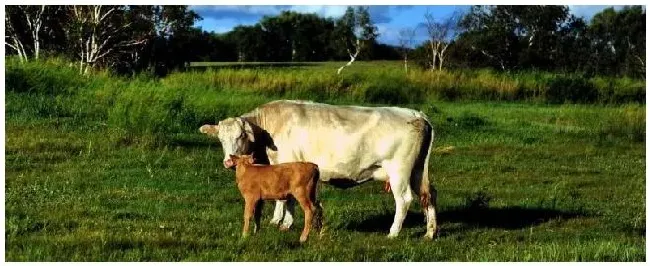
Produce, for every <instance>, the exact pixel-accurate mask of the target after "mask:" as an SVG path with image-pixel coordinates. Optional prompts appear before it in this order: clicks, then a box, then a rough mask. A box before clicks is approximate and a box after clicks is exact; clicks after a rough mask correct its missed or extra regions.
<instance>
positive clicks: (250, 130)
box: [242, 119, 255, 142]
mask: <svg viewBox="0 0 650 266" xmlns="http://www.w3.org/2000/svg"><path fill="white" fill-rule="evenodd" d="M242 123H244V132H246V136H247V137H248V140H249V141H250V142H255V134H253V127H252V126H251V123H249V122H248V121H246V120H243V119H242Z"/></svg>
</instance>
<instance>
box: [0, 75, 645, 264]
mask: <svg viewBox="0 0 650 266" xmlns="http://www.w3.org/2000/svg"><path fill="white" fill-rule="evenodd" d="M50 63H51V64H53V65H47V64H44V66H43V67H41V68H37V67H35V66H32V65H27V66H20V65H10V64H11V62H9V65H8V72H6V73H7V76H8V77H7V79H6V80H5V82H6V84H9V85H8V88H7V89H6V90H5V95H6V106H5V110H6V111H5V112H6V139H5V145H6V151H5V156H6V160H5V165H6V167H5V168H6V172H5V176H6V177H5V184H6V188H5V198H6V201H5V210H6V214H5V215H6V216H5V228H6V229H5V230H6V231H5V254H6V259H7V261H645V260H646V255H645V230H646V228H645V222H646V220H645V219H646V218H645V217H646V214H645V166H646V165H645V105H635V104H630V105H621V106H602V105H582V104H579V105H572V104H563V105H547V104H536V103H506V102H494V101H492V102H490V101H481V102H467V101H462V102H448V101H439V100H436V99H433V98H425V99H422V100H420V101H415V102H411V103H397V104H398V105H401V106H406V107H411V108H417V109H420V110H423V111H424V112H425V113H426V114H427V115H428V116H429V118H430V120H431V121H432V123H433V125H434V129H435V131H436V141H435V144H434V145H435V148H436V151H435V152H434V155H433V158H432V160H431V162H430V166H429V167H430V169H431V171H432V173H433V177H432V181H433V184H434V185H435V186H436V188H437V189H438V192H439V210H438V211H439V220H440V226H441V231H440V236H439V237H438V238H437V239H436V240H435V241H432V242H429V241H424V240H423V239H422V235H423V234H424V222H423V216H422V214H421V211H420V207H419V206H418V204H417V203H413V204H412V205H411V210H410V212H409V215H408V217H407V220H406V221H405V225H404V228H403V230H402V232H401V233H400V236H399V237H398V238H397V239H394V240H388V239H387V238H386V235H387V233H388V228H389V227H390V225H391V222H392V217H393V211H394V202H393V198H392V195H390V194H387V193H385V192H383V184H381V183H379V182H371V183H367V184H364V185H361V186H358V187H355V188H352V189H348V190H340V189H336V188H333V187H330V186H328V185H324V184H321V186H320V193H319V198H320V199H321V201H322V202H323V205H324V210H325V213H324V214H325V226H326V233H325V235H324V236H323V237H322V238H321V239H319V238H318V236H317V235H315V234H313V235H312V236H311V237H310V240H309V241H308V242H307V243H306V244H304V245H300V244H298V238H299V234H300V228H301V227H302V214H300V211H299V208H298V211H297V216H298V217H297V219H296V223H295V224H294V228H293V229H292V230H291V231H289V232H280V231H279V230H277V228H274V227H271V226H270V225H269V224H268V221H269V219H270V216H271V212H272V209H273V204H272V203H270V202H269V203H268V204H266V206H265V210H264V212H265V215H264V216H263V227H262V231H261V232H259V233H258V234H257V235H253V236H251V237H250V238H249V239H247V240H242V239H240V233H241V226H242V216H243V200H242V198H241V196H240V195H239V192H238V190H237V189H236V184H235V182H234V173H233V172H232V171H230V170H225V169H223V167H221V166H220V161H221V159H222V156H223V155H222V154H221V153H222V152H221V148H220V146H219V143H217V142H216V141H214V140H212V139H210V138H208V137H206V136H204V135H202V134H199V133H198V130H197V129H198V127H199V126H200V125H201V124H202V123H204V122H214V121H215V120H216V119H222V118H224V117H226V116H232V115H237V114H241V113H243V112H245V111H248V110H250V109H252V108H253V107H255V106H257V105H259V104H261V103H264V102H266V101H269V100H271V99H278V98H283V97H285V96H284V95H283V94H278V95H274V94H273V93H268V94H261V93H259V91H256V90H257V89H255V87H254V86H251V87H245V88H244V89H243V90H242V89H237V86H232V87H228V86H225V85H217V84H221V83H220V82H223V77H224V76H217V75H226V73H221V74H219V72H218V71H215V72H208V73H177V74H173V75H171V76H169V77H167V78H164V79H161V80H151V79H149V78H137V79H118V78H114V77H110V75H108V74H107V73H98V74H96V75H95V76H92V77H90V78H85V77H77V76H73V75H75V74H74V72H72V73H68V74H66V73H67V71H68V70H66V68H65V67H61V66H60V64H59V63H52V62H50ZM50 63H48V64H50ZM57 64H59V65H57ZM55 66H58V67H55ZM353 66H354V65H353ZM381 66H382V65H381V64H378V65H377V66H374V67H376V68H381ZM360 67H367V68H368V69H373V66H369V65H360ZM30 68H33V69H30ZM27 70H29V71H27ZM347 70H348V69H346V71H347ZM349 70H351V71H349V73H348V74H350V75H356V74H354V71H357V69H354V68H352V67H351V68H350V69H349ZM12 71H15V72H12ZM20 71H22V72H20ZM228 71H232V72H228V73H229V75H232V76H236V77H242V76H246V75H253V74H247V73H248V72H247V71H252V72H254V70H228ZM263 71H268V75H269V76H271V73H273V72H272V71H277V73H278V75H279V76H282V75H285V76H282V77H286V78H289V77H290V78H293V79H295V82H300V81H301V80H302V79H312V80H315V81H317V80H319V79H322V80H323V81H322V82H329V81H327V78H322V77H317V76H318V75H319V73H318V72H317V70H311V71H316V72H314V74H313V76H314V77H310V76H309V75H307V74H305V73H307V72H305V73H302V72H301V71H306V70H301V69H300V68H298V69H294V70H290V69H288V68H282V69H276V70H274V69H267V70H263ZM291 71H295V72H296V75H295V76H292V75H290V73H291ZM323 71H324V70H323ZM377 71H386V70H381V69H378V70H377ZM226 72H227V71H226ZM16 73H19V74H16ZM11 75H14V76H13V77H17V76H21V77H24V78H23V79H24V80H25V83H26V84H27V85H24V84H23V85H20V84H22V83H17V82H18V81H17V80H16V79H15V78H14V79H12V78H11V77H12V76H11ZM32 75H33V76H32ZM57 75H70V78H65V77H61V76H58V77H57ZM211 75H212V76H211ZM359 75H361V74H359ZM253 76H255V75H253ZM217 77H218V78H217ZM265 78H266V77H265ZM389 78H390V77H389ZM211 79H213V81H214V82H215V83H212V84H208V83H206V82H205V81H206V80H211ZM48 82H49V83H48ZM350 82H351V83H350V86H356V85H355V84H356V83H354V82H353V80H352V79H350ZM378 82H379V81H378ZM13 84H19V85H13ZM43 84H50V85H47V86H45V85H43ZM242 84H252V83H250V82H248V83H242ZM288 84H293V83H288ZM11 86H13V87H11ZM19 86H23V87H19ZM242 86H243V85H242ZM272 86H273V85H269V88H270V87H272ZM287 86H292V85H287ZM48 88H57V89H56V90H54V91H55V92H54V93H51V92H48V91H49V89H48ZM287 88H291V89H293V88H294V87H287ZM258 89H259V90H262V89H264V88H263V86H262V85H261V83H260V87H259V88H258ZM248 90H250V91H248ZM305 94H307V96H310V94H309V93H308V92H305ZM312 96H313V95H312ZM318 97H319V96H317V95H316V96H313V97H306V98H310V99H321V98H318ZM328 97H332V96H327V97H324V98H322V99H321V100H324V101H326V102H332V103H363V104H364V105H375V104H378V103H376V102H366V101H361V100H359V99H355V98H354V97H350V98H346V97H342V98H340V99H339V98H328Z"/></svg>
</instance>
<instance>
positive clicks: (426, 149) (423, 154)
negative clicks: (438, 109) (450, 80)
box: [412, 113, 436, 220]
mask: <svg viewBox="0 0 650 266" xmlns="http://www.w3.org/2000/svg"><path fill="white" fill-rule="evenodd" d="M420 115H421V118H422V119H424V121H425V122H426V123H425V126H424V127H423V132H422V146H421V147H420V154H419V155H418V159H417V164H416V165H415V167H414V170H415V172H414V173H415V174H416V175H415V176H413V177H412V178H414V179H415V180H417V181H420V182H419V183H420V184H419V191H418V192H419V193H418V194H419V196H420V205H421V206H422V211H423V212H424V217H425V220H426V217H427V207H428V206H429V204H433V206H435V205H436V202H435V201H436V192H435V189H434V188H433V187H432V186H431V184H430V183H429V158H430V157H431V150H432V149H433V139H434V135H435V133H434V131H433V127H432V126H431V123H430V122H429V120H428V119H427V118H426V115H425V114H424V113H420ZM417 185H418V184H415V186H413V187H414V188H415V187H417ZM432 194H433V197H432Z"/></svg>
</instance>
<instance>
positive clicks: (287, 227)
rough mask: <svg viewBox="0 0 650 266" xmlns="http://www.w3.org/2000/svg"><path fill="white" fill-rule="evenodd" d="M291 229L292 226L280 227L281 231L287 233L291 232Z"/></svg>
mask: <svg viewBox="0 0 650 266" xmlns="http://www.w3.org/2000/svg"><path fill="white" fill-rule="evenodd" d="M289 228H290V226H286V225H284V224H283V225H280V231H283V232H286V231H289Z"/></svg>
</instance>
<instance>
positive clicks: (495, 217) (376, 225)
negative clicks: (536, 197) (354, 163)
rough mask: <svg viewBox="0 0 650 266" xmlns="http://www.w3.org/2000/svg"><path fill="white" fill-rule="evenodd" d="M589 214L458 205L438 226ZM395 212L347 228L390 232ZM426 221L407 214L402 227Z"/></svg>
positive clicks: (519, 224)
mask: <svg viewBox="0 0 650 266" xmlns="http://www.w3.org/2000/svg"><path fill="white" fill-rule="evenodd" d="M582 216H586V214H584V213H581V212H566V211H560V210H555V209H547V208H525V207H519V206H516V207H498V208H494V207H487V208H472V207H456V208H452V209H448V210H444V211H441V212H440V213H438V225H439V226H444V225H445V224H446V223H461V224H462V227H466V228H502V229H521V228H527V227H531V226H535V225H538V224H542V223H545V222H548V221H550V220H554V219H562V220H567V219H573V218H577V217H582ZM393 217H394V214H393V213H392V212H391V213H383V214H378V215H372V216H369V217H367V218H366V219H364V220H361V221H352V222H350V223H349V224H348V225H347V226H346V227H345V229H347V230H350V231H358V232H384V231H385V232H388V229H389V228H390V226H391V224H392V223H393ZM424 226H425V221H424V214H423V213H422V212H410V211H409V213H408V214H407V216H406V219H404V223H403V224H402V227H403V228H414V227H422V228H423V229H424Z"/></svg>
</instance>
